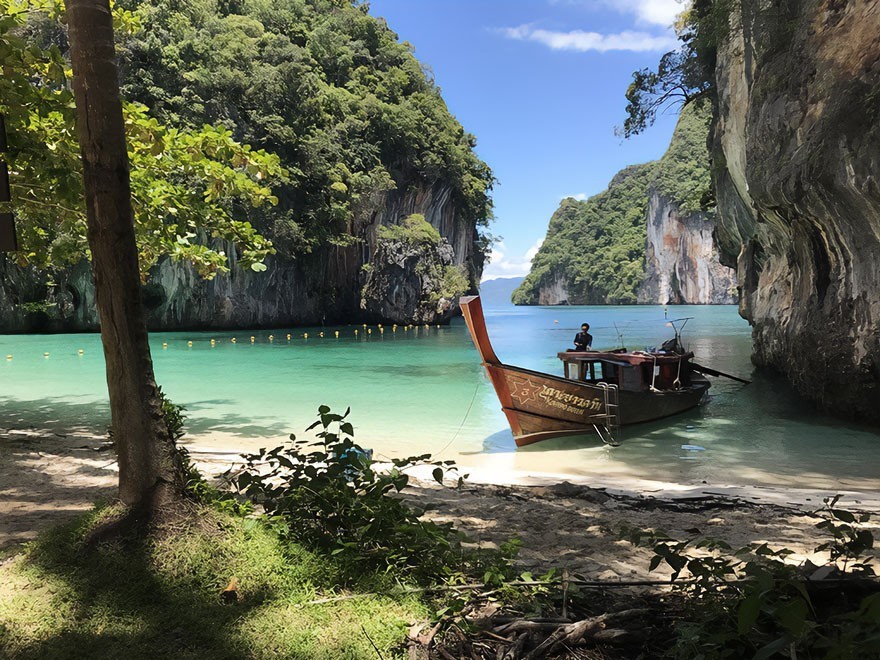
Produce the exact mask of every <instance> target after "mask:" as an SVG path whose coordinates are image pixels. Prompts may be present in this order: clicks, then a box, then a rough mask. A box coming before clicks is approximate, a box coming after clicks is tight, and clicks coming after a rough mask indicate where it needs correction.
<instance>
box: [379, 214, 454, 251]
mask: <svg viewBox="0 0 880 660" xmlns="http://www.w3.org/2000/svg"><path fill="white" fill-rule="evenodd" d="M377 233H378V236H379V240H383V241H402V242H404V243H411V244H413V245H438V244H439V243H440V232H439V231H437V229H435V228H434V226H433V225H432V224H431V223H429V222H428V221H427V220H425V216H423V215H422V214H421V213H413V214H412V215H410V216H407V217H406V218H405V219H404V221H403V223H402V224H399V225H382V226H381V227H379V230H378V232H377Z"/></svg>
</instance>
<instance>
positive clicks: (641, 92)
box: [619, 0, 730, 138]
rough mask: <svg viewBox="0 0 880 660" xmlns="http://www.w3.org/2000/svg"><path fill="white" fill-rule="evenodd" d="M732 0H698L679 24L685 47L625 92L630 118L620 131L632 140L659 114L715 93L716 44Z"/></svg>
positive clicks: (638, 76) (637, 78)
mask: <svg viewBox="0 0 880 660" xmlns="http://www.w3.org/2000/svg"><path fill="white" fill-rule="evenodd" d="M729 16H730V0H695V1H694V2H692V3H690V6H689V7H688V8H687V9H685V10H684V11H683V12H682V14H681V16H680V17H679V20H678V23H677V25H676V32H677V33H678V38H679V39H680V40H681V42H682V46H681V48H679V49H678V50H674V51H670V52H668V53H666V54H665V55H663V57H661V58H660V62H659V63H658V65H657V70H656V71H653V70H651V69H640V70H638V71H636V72H634V73H633V80H632V83H630V85H629V87H628V88H627V90H626V99H627V106H626V115H627V116H626V119H625V120H624V123H623V127H622V128H621V129H620V130H619V133H620V134H621V135H622V136H623V137H626V138H628V137H631V136H633V135H638V134H639V133H641V132H643V131H644V130H645V129H646V128H648V127H649V126H651V125H653V123H654V119H655V118H656V116H657V112H658V111H660V110H663V109H666V108H669V107H670V106H674V105H675V104H680V105H682V106H685V105H687V104H689V103H697V104H703V103H704V102H705V101H706V100H707V99H708V98H710V97H711V95H712V94H713V93H714V76H715V59H716V51H717V47H718V42H719V40H720V38H721V37H722V35H723V34H725V33H726V31H727V29H729Z"/></svg>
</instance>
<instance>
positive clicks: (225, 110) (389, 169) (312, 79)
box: [122, 0, 491, 255]
mask: <svg viewBox="0 0 880 660" xmlns="http://www.w3.org/2000/svg"><path fill="white" fill-rule="evenodd" d="M122 3H123V4H124V5H127V6H129V8H130V9H132V10H134V11H135V12H136V15H137V16H138V17H139V19H140V20H141V22H142V27H141V29H140V30H138V31H137V32H135V33H134V34H133V35H131V36H129V37H128V38H127V40H126V41H125V42H124V46H123V50H124V58H123V87H122V92H123V95H124V96H125V97H127V98H129V99H131V100H137V101H140V102H142V103H144V104H145V105H146V106H147V107H149V108H150V110H151V113H152V114H153V115H154V116H156V117H157V118H159V119H160V120H163V121H166V122H169V123H172V124H178V123H182V124H187V125H201V124H204V123H206V122H209V123H221V124H223V125H225V126H227V127H228V128H229V129H230V130H231V131H232V132H233V134H234V135H235V137H236V138H237V139H239V140H241V141H243V142H246V143H248V144H251V145H253V146H255V147H260V148H263V149H266V150H267V151H270V152H272V153H275V154H277V155H278V156H280V157H281V161H282V164H283V165H284V166H285V167H287V168H288V170H289V172H290V181H289V182H288V183H287V184H286V185H284V186H283V187H282V188H281V189H280V190H279V194H278V197H279V198H280V204H279V205H278V207H276V208H274V209H271V211H270V212H269V213H267V214H266V215H265V217H262V218H260V219H259V220H260V227H261V228H264V229H265V230H266V231H267V233H268V234H269V237H270V238H272V239H273V241H274V242H275V246H276V248H278V249H279V250H280V251H281V252H282V253H284V254H291V255H297V254H301V253H303V252H308V251H310V250H311V249H313V248H315V247H316V246H319V245H321V244H322V243H323V242H325V241H328V240H329V241H334V242H343V243H344V242H347V241H350V240H352V239H356V238H358V236H357V235H356V231H354V229H355V226H356V225H357V221H358V220H361V219H363V218H364V217H365V216H367V215H369V214H370V213H371V212H375V211H376V210H378V208H379V207H380V206H381V205H382V204H383V202H384V193H385V192H386V191H389V190H392V189H400V188H406V187H407V186H409V185H412V184H414V183H415V182H416V181H421V182H428V183H432V182H434V181H437V180H440V179H442V180H444V181H446V182H448V184H449V185H450V186H451V192H452V195H453V197H454V200H455V202H456V208H457V212H458V214H459V216H460V219H461V220H462V221H468V222H477V223H478V224H482V223H485V221H486V220H487V218H488V216H489V204H490V202H489V199H488V196H487V191H488V188H489V184H490V182H491V173H490V171H489V169H488V167H487V166H486V165H485V163H483V162H481V161H480V160H479V159H478V158H477V157H476V156H475V155H474V153H473V151H472V146H473V144H474V138H473V137H472V136H470V135H468V134H467V133H466V132H465V131H464V129H463V128H462V126H461V125H460V124H459V123H458V121H456V119H455V118H454V117H453V116H452V115H451V114H450V113H449V111H448V110H447V108H446V105H445V103H444V102H443V99H442V98H441V96H440V92H439V90H438V88H437V87H436V86H435V85H434V84H433V82H432V81H431V80H430V79H429V78H428V77H427V76H426V75H425V71H424V70H423V69H422V66H421V64H420V63H419V62H418V61H417V60H416V58H415V57H414V56H413V53H412V52H411V47H409V46H408V45H406V44H401V43H398V40H397V35H396V34H395V33H394V32H392V31H391V30H390V29H389V28H388V26H387V25H386V24H385V21H384V19H377V18H374V17H372V16H370V15H369V13H368V5H367V4H366V3H364V4H356V3H354V2H352V1H350V0H146V1H144V0H122ZM353 232H354V233H353Z"/></svg>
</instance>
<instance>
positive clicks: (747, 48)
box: [713, 0, 880, 421]
mask: <svg viewBox="0 0 880 660" xmlns="http://www.w3.org/2000/svg"><path fill="white" fill-rule="evenodd" d="M731 6H735V7H736V8H737V9H735V10H734V11H735V12H738V13H735V14H734V15H733V16H731V29H730V33H729V35H728V36H727V38H726V39H725V40H724V41H723V43H722V44H721V46H720V48H719V52H718V60H717V70H716V83H717V90H718V107H717V111H716V121H715V126H714V137H713V160H714V163H715V172H714V173H713V177H714V182H715V188H716V194H717V199H718V205H719V216H720V219H721V225H720V227H719V231H718V235H719V237H720V239H721V241H722V247H723V250H724V252H725V256H726V258H727V259H728V260H729V262H732V261H733V260H734V259H735V260H736V264H737V271H738V277H739V281H740V286H741V302H740V306H741V313H742V315H743V316H744V317H745V318H747V319H748V320H749V322H750V323H751V324H752V326H753V337H754V354H753V359H754V361H755V362H756V363H757V364H759V365H765V366H768V367H772V368H775V369H777V370H779V371H781V372H783V373H785V374H786V375H787V377H788V378H789V379H790V380H791V382H792V383H793V384H794V385H795V387H796V388H797V389H798V390H799V391H800V392H801V393H802V394H804V395H806V396H807V397H809V398H811V399H812V400H814V401H816V402H817V403H818V404H819V405H820V406H821V407H822V408H824V409H826V410H828V411H830V412H832V413H834V414H837V415H842V416H849V417H858V418H865V419H871V420H874V421H880V388H878V382H880V263H878V259H880V183H878V181H880V179H878V175H880V37H878V35H880V4H878V3H877V2H876V1H874V0H850V1H848V2H842V1H840V0H804V1H803V2H766V1H763V0H762V1H759V0H743V2H742V3H733V5H731Z"/></svg>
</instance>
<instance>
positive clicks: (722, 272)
mask: <svg viewBox="0 0 880 660" xmlns="http://www.w3.org/2000/svg"><path fill="white" fill-rule="evenodd" d="M714 230H715V225H714V223H713V221H712V219H711V218H710V217H709V216H708V215H707V214H705V213H700V212H696V213H687V214H683V213H682V212H681V210H680V208H679V205H678V204H676V203H675V202H673V201H671V200H669V199H668V198H667V197H665V196H664V195H661V194H660V193H658V192H657V191H656V190H655V189H652V190H651V193H650V196H649V198H648V238H647V241H646V245H645V281H644V283H643V284H642V286H641V288H640V289H639V302H640V303H660V304H662V305H665V304H667V303H671V304H673V305H681V304H695V305H729V304H733V303H736V302H737V294H736V273H735V271H734V270H733V269H732V268H728V267H727V266H723V265H722V264H721V262H720V261H719V255H718V250H717V248H716V246H715V241H714V239H713V233H714Z"/></svg>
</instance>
